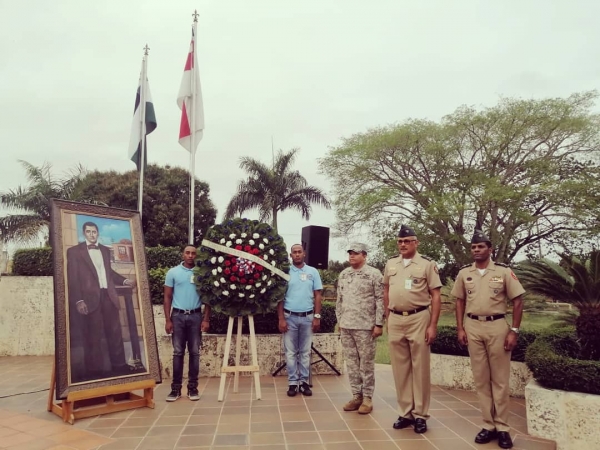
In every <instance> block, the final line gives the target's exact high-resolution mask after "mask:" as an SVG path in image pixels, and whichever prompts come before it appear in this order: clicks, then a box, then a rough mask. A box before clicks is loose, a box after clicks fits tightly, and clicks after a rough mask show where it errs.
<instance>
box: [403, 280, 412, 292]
mask: <svg viewBox="0 0 600 450" xmlns="http://www.w3.org/2000/svg"><path fill="white" fill-rule="evenodd" d="M412 285H413V281H412V278H409V279H408V280H404V289H406V290H410V289H412Z"/></svg>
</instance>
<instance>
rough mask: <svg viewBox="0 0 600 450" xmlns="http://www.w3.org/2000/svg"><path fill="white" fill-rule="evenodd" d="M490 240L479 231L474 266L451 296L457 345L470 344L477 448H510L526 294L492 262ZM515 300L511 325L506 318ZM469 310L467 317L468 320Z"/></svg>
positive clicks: (510, 274)
mask: <svg viewBox="0 0 600 450" xmlns="http://www.w3.org/2000/svg"><path fill="white" fill-rule="evenodd" d="M492 251H493V248H492V242H491V240H490V238H489V237H487V236H486V235H485V234H483V232H482V231H481V230H475V233H474V235H473V238H472V239H471V255H472V257H473V261H474V262H473V264H468V265H466V266H464V267H461V270H460V272H458V275H457V277H456V281H455V283H454V288H453V289H452V295H453V296H454V297H456V328H457V330H458V342H459V343H460V344H461V345H467V346H468V348H469V356H470V358H471V368H472V369H473V379H474V381H475V388H476V390H477V397H478V398H479V404H480V405H481V414H482V416H483V429H482V430H481V431H480V432H479V433H478V434H477V436H475V442H476V443H477V444H487V443H488V442H490V441H492V440H494V439H498V446H499V447H500V448H512V446H513V442H512V439H511V437H510V433H509V430H510V427H509V425H508V416H509V400H510V399H509V395H510V386H509V380H510V356H511V352H512V350H513V349H514V348H515V347H516V345H517V338H518V336H519V325H520V324H521V317H522V315H523V300H522V296H523V294H524V293H525V290H524V289H523V286H521V283H519V280H518V279H517V277H516V275H515V274H514V273H513V271H512V270H510V268H509V267H508V266H507V265H506V264H501V263H495V262H494V261H492V260H491V256H492ZM508 300H512V302H513V317H512V327H511V326H510V325H509V324H508V322H507V321H506V319H505V316H506V308H507V302H508ZM465 312H466V316H467V317H466V318H465Z"/></svg>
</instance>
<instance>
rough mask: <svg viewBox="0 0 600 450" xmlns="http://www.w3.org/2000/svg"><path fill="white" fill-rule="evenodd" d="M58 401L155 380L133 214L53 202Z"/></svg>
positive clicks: (150, 323)
mask: <svg viewBox="0 0 600 450" xmlns="http://www.w3.org/2000/svg"><path fill="white" fill-rule="evenodd" d="M51 244H52V249H53V258H54V299H55V308H54V309H55V346H56V352H55V355H56V393H57V394H56V397H57V399H62V398H65V397H66V395H68V393H69V392H73V391H78V390H83V389H91V388H95V387H102V386H107V385H115V384H122V383H129V382H132V381H139V380H146V379H154V380H156V381H157V382H160V381H161V380H160V368H159V362H158V348H157V343H156V332H155V328H154V318H153V313H152V304H151V301H150V290H149V284H148V276H147V265H146V258H145V249H144V239H143V234H142V229H141V221H140V217H139V214H138V213H137V212H136V211H129V210H122V209H118V208H109V207H103V206H98V205H92V204H84V203H75V202H67V201H59V200H53V201H52V215H51Z"/></svg>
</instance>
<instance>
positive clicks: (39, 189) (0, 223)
mask: <svg viewBox="0 0 600 450" xmlns="http://www.w3.org/2000/svg"><path fill="white" fill-rule="evenodd" d="M19 163H20V164H21V165H22V166H23V168H24V169H25V177H26V180H27V184H25V185H22V186H18V187H16V188H15V189H10V190H8V191H5V192H0V206H1V207H3V208H6V209H7V210H8V213H7V214H6V215H4V216H3V217H0V239H1V240H2V241H4V242H8V241H14V242H19V243H31V242H32V241H35V240H39V239H40V237H42V235H43V236H44V238H45V239H46V240H47V239H48V226H49V225H50V199H52V198H56V199H61V200H77V201H87V200H89V199H88V198H87V197H85V196H80V195H79V194H78V193H76V192H75V191H76V189H75V188H76V186H77V184H78V183H79V182H80V181H81V179H82V178H83V177H85V175H86V170H85V169H84V168H83V167H82V166H81V165H77V166H75V167H74V168H73V169H71V170H69V171H67V172H65V173H64V174H63V175H62V176H56V175H54V174H53V173H52V165H51V164H50V163H47V162H46V163H43V164H42V165H41V166H39V167H38V166H34V165H33V164H31V163H28V162H27V161H21V160H20V161H19Z"/></svg>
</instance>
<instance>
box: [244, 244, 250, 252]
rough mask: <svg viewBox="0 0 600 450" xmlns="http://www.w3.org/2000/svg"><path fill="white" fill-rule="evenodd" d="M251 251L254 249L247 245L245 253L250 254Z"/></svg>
mask: <svg viewBox="0 0 600 450" xmlns="http://www.w3.org/2000/svg"><path fill="white" fill-rule="evenodd" d="M250 250H252V247H250V246H249V245H246V246H245V247H244V251H245V252H249V251H250Z"/></svg>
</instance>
